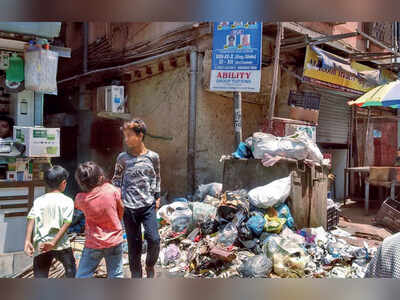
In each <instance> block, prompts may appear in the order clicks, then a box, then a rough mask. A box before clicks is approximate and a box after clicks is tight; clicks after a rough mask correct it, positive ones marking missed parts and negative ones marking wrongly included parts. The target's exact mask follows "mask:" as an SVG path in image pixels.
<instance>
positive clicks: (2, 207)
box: [0, 203, 28, 209]
mask: <svg viewBox="0 0 400 300" xmlns="http://www.w3.org/2000/svg"><path fill="white" fill-rule="evenodd" d="M27 207H28V203H21V204H9V205H8V204H6V205H0V209H9V208H27Z"/></svg>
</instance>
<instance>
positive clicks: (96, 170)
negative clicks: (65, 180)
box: [75, 161, 106, 192]
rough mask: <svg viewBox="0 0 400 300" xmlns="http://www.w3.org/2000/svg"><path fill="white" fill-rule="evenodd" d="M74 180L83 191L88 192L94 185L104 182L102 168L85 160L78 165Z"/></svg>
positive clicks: (104, 177)
mask: <svg viewBox="0 0 400 300" xmlns="http://www.w3.org/2000/svg"><path fill="white" fill-rule="evenodd" d="M75 180H76V182H77V183H78V185H79V186H80V188H81V189H82V190H83V191H84V192H90V191H91V190H92V189H94V188H95V187H97V186H99V185H102V184H104V183H105V182H106V176H105V175H104V171H103V169H102V168H101V167H100V166H99V165H97V164H96V163H95V162H93V161H87V162H85V163H82V164H80V165H79V166H78V168H77V169H76V172H75Z"/></svg>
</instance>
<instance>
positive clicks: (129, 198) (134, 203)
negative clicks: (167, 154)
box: [112, 150, 161, 209]
mask: <svg viewBox="0 0 400 300" xmlns="http://www.w3.org/2000/svg"><path fill="white" fill-rule="evenodd" d="M112 184H113V185H115V186H117V187H119V188H121V192H122V200H123V202H124V206H125V207H128V208H132V209H137V208H142V207H147V206H150V205H152V204H154V202H155V195H157V196H158V195H159V193H160V184H161V177H160V158H159V156H158V154H157V153H156V152H153V151H151V150H147V153H146V154H144V155H139V156H133V155H131V154H129V153H127V152H123V153H121V154H119V155H118V158H117V163H116V165H115V172H114V176H113V179H112Z"/></svg>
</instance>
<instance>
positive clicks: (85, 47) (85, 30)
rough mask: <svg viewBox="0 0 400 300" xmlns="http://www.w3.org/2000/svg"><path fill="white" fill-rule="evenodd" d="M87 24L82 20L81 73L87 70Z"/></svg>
mask: <svg viewBox="0 0 400 300" xmlns="http://www.w3.org/2000/svg"><path fill="white" fill-rule="evenodd" d="M88 45H89V25H88V22H83V73H86V72H87V71H88Z"/></svg>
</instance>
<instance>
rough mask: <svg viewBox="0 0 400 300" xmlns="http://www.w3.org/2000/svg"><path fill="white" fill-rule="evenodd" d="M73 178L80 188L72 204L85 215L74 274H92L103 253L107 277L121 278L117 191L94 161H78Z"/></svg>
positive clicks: (121, 240) (120, 233) (81, 275)
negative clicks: (83, 237)
mask: <svg viewBox="0 0 400 300" xmlns="http://www.w3.org/2000/svg"><path fill="white" fill-rule="evenodd" d="M75 179H76V181H77V182H78V184H79V186H80V187H81V189H82V190H83V191H84V193H79V194H78V195H76V198H75V208H76V209H79V210H81V211H82V212H83V213H84V214H85V218H86V224H85V236H86V241H85V248H84V250H83V253H82V257H81V259H80V262H79V267H78V272H77V274H76V278H88V277H92V276H93V273H94V272H95V271H96V268H97V266H98V265H99V263H100V260H101V259H102V258H103V257H104V258H105V261H106V266H107V274H108V278H123V263H122V253H123V251H122V242H123V237H122V234H123V232H122V224H121V220H122V217H123V213H124V206H123V204H122V200H121V192H120V190H119V189H118V188H116V187H114V186H113V185H111V184H110V183H108V182H106V179H105V176H104V172H103V170H102V169H101V168H100V167H99V166H98V165H97V164H96V163H94V162H85V163H83V164H80V165H79V166H78V169H77V170H76V173H75Z"/></svg>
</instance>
